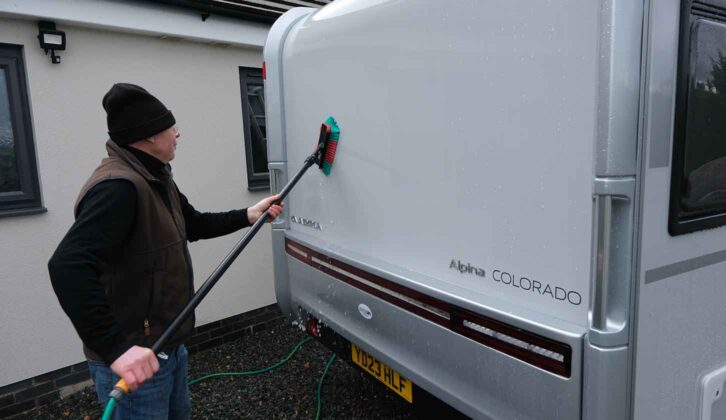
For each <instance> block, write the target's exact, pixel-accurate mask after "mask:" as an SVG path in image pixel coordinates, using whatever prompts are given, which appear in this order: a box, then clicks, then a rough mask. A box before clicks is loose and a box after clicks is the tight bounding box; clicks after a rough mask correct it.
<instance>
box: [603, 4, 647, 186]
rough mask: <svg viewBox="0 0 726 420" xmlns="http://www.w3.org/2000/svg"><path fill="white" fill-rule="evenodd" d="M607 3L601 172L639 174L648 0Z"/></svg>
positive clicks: (606, 173) (604, 19)
mask: <svg viewBox="0 0 726 420" xmlns="http://www.w3.org/2000/svg"><path fill="white" fill-rule="evenodd" d="M601 7H602V9H601V24H600V25H601V29H600V34H601V35H600V64H599V69H600V76H599V79H600V83H599V84H598V98H599V99H598V118H597V121H598V122H597V144H596V147H595V174H596V175H597V176H599V177H611V176H629V175H635V169H636V163H637V161H636V158H637V156H636V155H637V147H636V145H637V140H638V109H639V104H640V77H641V74H640V72H641V44H642V42H641V41H642V37H643V3H642V0H641V1H636V0H605V1H603V4H602V6H601Z"/></svg>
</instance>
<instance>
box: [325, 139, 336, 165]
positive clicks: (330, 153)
mask: <svg viewBox="0 0 726 420" xmlns="http://www.w3.org/2000/svg"><path fill="white" fill-rule="evenodd" d="M337 148H338V142H337V141H328V147H327V150H326V151H325V161H326V162H328V163H333V160H335V150H336V149H337Z"/></svg>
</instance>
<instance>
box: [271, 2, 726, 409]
mask: <svg viewBox="0 0 726 420" xmlns="http://www.w3.org/2000/svg"><path fill="white" fill-rule="evenodd" d="M723 16H726V1H724V0H704V1H703V2H699V1H694V2H693V3H692V2H691V1H683V2H681V1H679V0H659V1H648V0H599V1H583V0H551V1H547V2H544V1H532V0H508V1H504V2H500V1H497V2H495V1H488V0H487V1H485V0H457V1H455V2H452V1H434V0H425V1H423V0H336V1H334V2H333V3H331V4H330V5H328V6H326V7H324V8H322V9H320V10H317V11H315V10H312V9H305V8H300V9H293V10H291V11H290V12H288V13H286V14H285V15H283V17H281V18H280V19H279V20H278V21H277V22H276V23H275V25H274V26H273V27H272V29H271V31H270V35H269V38H268V40H267V44H266V46H265V51H264V57H265V62H266V80H265V91H266V111H267V118H268V121H267V136H268V160H269V168H270V179H271V185H272V189H273V190H276V189H278V188H281V187H282V185H284V183H285V181H286V180H287V177H288V175H289V174H292V173H294V172H295V171H297V169H298V168H299V167H300V165H302V161H303V159H304V158H305V156H307V155H308V154H309V153H310V152H311V150H312V148H313V147H314V145H315V141H316V139H317V131H318V128H319V125H320V123H321V122H322V121H323V120H325V118H326V117H327V116H329V115H330V116H333V117H335V118H336V119H337V120H338V122H339V124H340V127H341V140H340V143H339V146H338V151H337V156H336V161H335V165H334V168H333V172H332V174H331V175H330V176H328V177H326V176H324V175H323V174H322V173H315V174H312V173H311V174H308V175H307V176H306V177H304V178H303V179H302V180H301V181H300V183H299V184H298V186H297V187H296V189H295V191H293V192H292V193H291V195H290V196H289V199H288V202H287V207H286V213H285V215H284V217H282V218H281V219H280V220H279V221H277V222H275V223H274V224H273V246H274V261H275V276H276V279H275V288H276V293H277V298H278V302H279V304H280V306H281V307H282V309H283V310H284V311H286V312H288V313H290V314H292V315H293V317H298V316H300V314H306V316H307V315H309V316H311V317H313V318H314V319H316V320H319V321H320V322H321V323H323V324H325V325H326V326H327V327H329V328H330V329H331V330H332V331H334V332H335V333H336V334H339V335H340V336H341V337H343V338H344V339H345V340H347V341H349V342H350V343H353V344H354V345H355V346H357V347H358V348H361V349H363V350H364V351H365V352H367V353H368V354H370V355H372V356H373V357H374V358H375V359H377V360H379V361H381V362H383V363H384V364H385V365H387V366H390V367H391V368H393V369H395V370H396V371H397V372H400V374H401V375H403V376H404V377H406V378H408V379H410V380H411V381H412V382H413V384H415V385H416V387H417V389H414V395H413V399H414V400H416V397H417V395H416V393H417V392H426V393H430V394H431V395H433V396H435V397H436V398H438V399H440V400H442V401H444V402H446V403H447V404H449V405H450V406H452V407H454V408H456V409H457V410H459V411H461V412H462V413H464V414H466V415H468V416H470V417H473V418H486V419H513V418H517V419H578V418H585V419H626V418H635V419H692V418H693V419H695V418H702V419H723V418H726V399H725V398H721V395H722V394H723V392H724V391H726V390H724V381H725V380H726V369H724V366H725V365H726V345H725V343H726V328H725V326H726V309H724V303H723V302H724V299H725V298H726V281H725V280H724V277H723V275H722V272H723V269H724V267H726V265H725V264H724V261H726V251H724V250H726V229H724V228H723V227H720V228H719V227H718V226H720V225H721V224H723V217H721V216H723V213H724V210H725V209H726V207H724V206H723V202H722V201H723V195H722V193H721V195H719V191H720V189H719V188H718V186H715V187H714V186H713V185H716V184H717V182H716V181H715V179H716V178H717V177H718V171H715V170H714V169H713V165H711V166H708V167H707V168H706V170H701V171H700V172H699V171H697V170H696V169H694V168H695V166H694V165H695V164H694V162H696V161H697V158H694V157H693V156H696V155H698V156H700V155H703V153H701V154H700V155H699V154H698V153H696V152H698V150H696V149H697V148H698V147H699V144H701V143H698V141H699V140H698V137H697V134H698V133H700V132H704V133H705V132H709V131H708V126H706V129H704V124H708V123H709V121H711V119H706V120H704V119H703V118H701V120H699V118H700V117H699V115H710V114H709V112H711V111H708V110H706V111H703V109H704V108H703V107H704V106H707V105H708V104H715V103H717V100H718V98H719V97H720V92H719V91H718V88H719V86H718V84H717V83H715V82H716V79H713V78H712V77H711V76H708V75H707V74H706V73H704V70H703V67H704V66H706V67H707V63H708V60H705V59H704V58H703V56H704V55H708V54H709V53H713V52H714V51H720V46H719V45H720V44H719V42H721V43H722V44H723V45H722V46H723V51H724V53H725V54H726V35H724V34H726V26H724V24H723V23H722V22H723V21H724V18H723ZM721 30H724V32H723V33H722V32H720V31H721ZM719 40H720V41H719ZM711 55H713V56H714V57H715V58H714V60H717V59H718V55H714V54H711ZM711 58H713V57H711ZM715 62H716V61H713V63H715ZM704 63H706V64H704ZM725 63H726V62H725ZM713 68H716V66H715V65H714V66H713ZM689 74H690V75H691V76H690V77H691V79H688V77H689V76H688V75H689ZM713 74H715V73H713ZM699 78H700V79H699ZM712 79H713V80H712ZM694 80H695V81H694ZM699 80H700V82H699ZM699 83H701V84H700V85H699ZM694 86H695V88H693V89H692V87H694ZM725 86H726V85H725ZM694 89H695V90H694ZM724 93H725V94H726V92H724ZM699 95H700V96H699ZM712 97H713V98H716V99H713V100H712V99H709V98H712ZM703 98H707V99H703ZM689 101H690V102H689ZM689 103H690V104H691V105H690V106H691V108H690V109H689V105H688V104H689ZM704 104H706V105H704ZM696 105H698V107H697V106H696ZM714 106H715V105H714ZM719 106H720V105H719ZM724 110H726V108H724ZM704 112H705V114H704ZM724 117H726V116H724ZM694 121H696V122H694ZM704 121H706V122H704ZM698 124H700V125H698ZM696 126H697V127H698V130H696V128H694V127H696ZM689 130H691V131H693V132H694V133H696V134H693V133H690V132H689ZM699 130H700V131H699ZM704 130H705V131H704ZM721 134H723V136H724V137H726V131H724V132H721ZM694 139H695V140H694ZM724 140H726V139H724ZM703 144H705V143H703ZM709 144H710V143H709ZM713 147H715V148H716V149H718V147H716V146H713ZM713 147H712V146H704V147H703V148H704V149H708V150H709V151H710V150H712V149H713ZM709 148H710V149H709ZM713 150H715V149H713ZM719 153H720V152H719ZM723 155H726V151H724V152H723V153H721V154H720V155H719V156H713V158H714V159H715V158H718V157H722V156H723ZM683 156H685V157H683ZM694 159H696V160H694ZM702 160H704V158H702ZM706 160H707V159H706ZM712 160H713V159H712ZM716 160H718V159H715V160H713V161H714V162H715V161H716ZM704 161H705V160H704ZM684 162H685V163H684ZM697 163H698V162H697ZM700 163H703V162H700ZM684 165H685V166H684ZM704 166H705V165H704ZM683 168H685V169H683ZM709 168H710V169H709ZM704 174H705V175H704ZM696 175H698V176H696ZM704 177H705V178H709V177H710V178H709V179H710V180H708V182H706V183H704V182H702V180H703V178H704ZM683 179H688V188H687V190H688V193H684V194H686V195H687V197H686V196H682V195H681V191H682V190H683V189H682V188H681V187H682V185H685V184H684V182H685V181H683ZM699 182H700V183H699ZM709 182H710V183H709ZM709 185H711V187H709ZM704 188H705V189H709V188H711V189H710V190H709V191H708V192H709V193H710V194H711V195H704V197H706V198H703V197H701V198H699V197H695V198H694V194H696V193H697V192H698V191H701V190H703V189H704ZM683 191H685V190H683ZM698 200H710V201H708V203H709V204H708V206H705V207H704V206H703V205H702V204H700V203H701V201H698ZM719 200H721V201H719ZM714 203H715V204H714ZM699 206H700V207H699ZM719 206H720V207H719ZM704 209H705V210H704ZM303 321H304V320H303ZM344 356H345V355H344ZM347 357H348V358H349V359H350V357H351V355H350V354H348V355H347ZM352 357H354V358H355V356H354V355H353V356H352Z"/></svg>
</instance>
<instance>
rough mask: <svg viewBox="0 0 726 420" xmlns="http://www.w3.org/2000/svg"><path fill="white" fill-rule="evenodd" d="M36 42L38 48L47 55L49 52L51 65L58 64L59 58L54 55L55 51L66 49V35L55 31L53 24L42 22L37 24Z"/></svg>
mask: <svg viewBox="0 0 726 420" xmlns="http://www.w3.org/2000/svg"><path fill="white" fill-rule="evenodd" d="M38 30H39V32H38V41H40V48H42V49H43V50H44V51H45V55H48V50H50V61H51V62H52V63H53V64H59V63H60V62H61V58H60V56H59V55H55V52H56V51H64V50H65V49H66V33H65V32H63V31H58V30H56V29H55V22H49V21H45V20H42V21H40V22H38Z"/></svg>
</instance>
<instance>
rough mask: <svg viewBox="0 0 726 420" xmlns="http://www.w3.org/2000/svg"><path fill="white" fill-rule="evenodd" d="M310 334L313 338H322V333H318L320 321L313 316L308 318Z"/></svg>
mask: <svg viewBox="0 0 726 420" xmlns="http://www.w3.org/2000/svg"><path fill="white" fill-rule="evenodd" d="M307 328H308V333H310V335H312V336H313V337H320V331H318V321H317V320H316V319H315V318H313V317H312V316H311V317H310V318H308V326H307Z"/></svg>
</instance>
